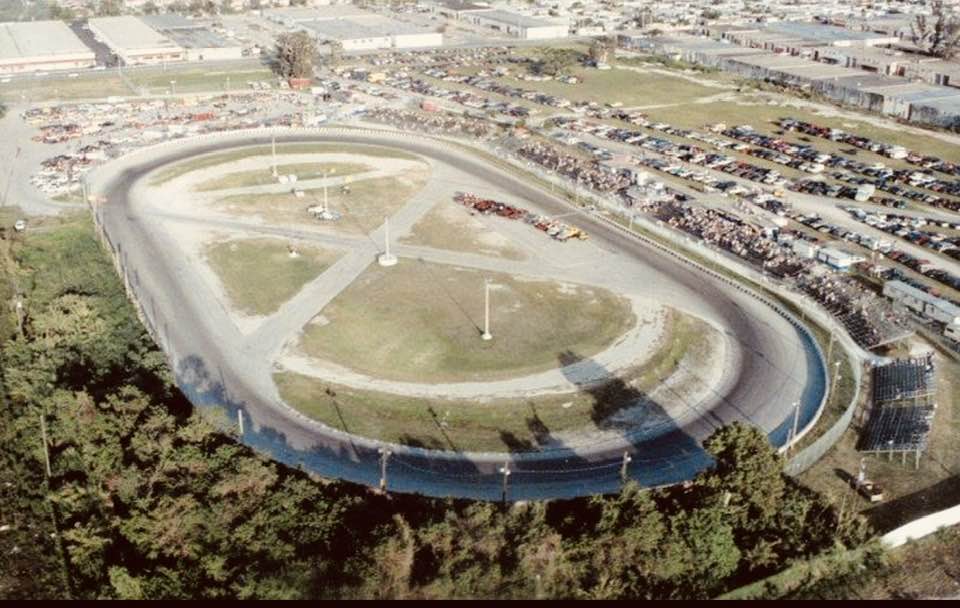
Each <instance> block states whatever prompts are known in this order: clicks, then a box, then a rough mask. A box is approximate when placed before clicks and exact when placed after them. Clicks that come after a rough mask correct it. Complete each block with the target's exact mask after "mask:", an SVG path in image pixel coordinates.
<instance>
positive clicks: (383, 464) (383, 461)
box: [377, 448, 393, 492]
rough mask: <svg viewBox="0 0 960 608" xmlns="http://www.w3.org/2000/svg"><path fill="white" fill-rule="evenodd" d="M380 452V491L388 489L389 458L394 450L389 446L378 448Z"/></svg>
mask: <svg viewBox="0 0 960 608" xmlns="http://www.w3.org/2000/svg"><path fill="white" fill-rule="evenodd" d="M377 452H378V453H379V454H380V491H381V492H386V491H387V460H389V458H390V456H392V455H393V452H391V451H390V450H388V449H387V448H377Z"/></svg>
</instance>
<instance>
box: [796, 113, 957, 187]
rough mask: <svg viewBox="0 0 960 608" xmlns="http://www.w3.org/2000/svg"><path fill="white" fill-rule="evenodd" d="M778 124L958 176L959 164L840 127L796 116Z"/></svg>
mask: <svg viewBox="0 0 960 608" xmlns="http://www.w3.org/2000/svg"><path fill="white" fill-rule="evenodd" d="M778 124H779V125H780V128H782V129H786V130H788V131H798V132H800V133H804V134H806V135H813V136H814V137H820V138H822V139H829V140H830V141H835V142H841V143H845V144H849V145H851V146H854V147H855V148H860V149H861V150H869V151H871V152H874V153H876V154H880V155H882V156H886V157H888V158H893V159H898V160H899V159H902V160H905V161H907V162H908V163H910V164H912V165H917V166H919V167H922V168H924V169H929V170H932V171H939V172H940V173H944V174H946V175H952V176H955V177H956V176H960V164H957V163H953V162H950V161H946V160H943V159H942V158H937V157H936V156H931V155H929V154H920V153H918V152H914V151H911V150H907V149H906V148H904V147H903V146H898V145H895V144H887V143H883V142H878V141H874V140H872V139H870V138H868V137H862V136H860V135H853V134H852V133H847V132H846V131H843V130H842V129H834V128H831V127H825V126H822V125H815V124H813V123H809V122H804V121H802V120H797V119H796V118H789V117H787V118H781V119H780V120H779V121H778Z"/></svg>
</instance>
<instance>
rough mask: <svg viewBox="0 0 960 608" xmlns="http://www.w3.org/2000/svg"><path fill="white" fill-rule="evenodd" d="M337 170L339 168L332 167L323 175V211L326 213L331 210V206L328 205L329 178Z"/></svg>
mask: <svg viewBox="0 0 960 608" xmlns="http://www.w3.org/2000/svg"><path fill="white" fill-rule="evenodd" d="M336 172H337V170H336V169H334V168H332V167H331V168H330V169H328V170H327V171H325V172H324V173H325V175H324V176H323V212H324V213H326V212H327V211H328V210H329V207H328V206H327V180H329V179H330V176H331V175H333V174H334V173H336Z"/></svg>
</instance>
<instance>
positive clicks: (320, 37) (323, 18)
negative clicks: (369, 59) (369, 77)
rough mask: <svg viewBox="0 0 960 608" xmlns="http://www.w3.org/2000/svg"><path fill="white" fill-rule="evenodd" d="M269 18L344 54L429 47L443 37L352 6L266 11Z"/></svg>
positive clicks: (441, 40)
mask: <svg viewBox="0 0 960 608" xmlns="http://www.w3.org/2000/svg"><path fill="white" fill-rule="evenodd" d="M264 16H266V17H267V18H268V19H270V20H272V21H275V22H277V23H280V24H282V25H284V26H286V27H288V28H291V29H300V30H303V31H305V32H308V33H309V34H311V35H312V36H313V37H314V38H316V39H317V42H319V43H321V44H324V43H328V42H332V41H336V42H339V43H340V44H341V45H342V47H343V50H344V51H365V50H374V49H390V48H397V49H409V48H430V47H438V46H441V45H443V34H441V33H440V32H436V31H433V30H430V29H427V28H422V27H417V26H414V25H410V24H407V23H403V22H401V21H397V20H395V19H390V18H389V17H384V16H382V15H377V14H374V13H371V12H368V11H364V10H361V9H359V8H356V7H354V6H351V5H332V6H324V7H318V8H290V9H275V10H271V11H264Z"/></svg>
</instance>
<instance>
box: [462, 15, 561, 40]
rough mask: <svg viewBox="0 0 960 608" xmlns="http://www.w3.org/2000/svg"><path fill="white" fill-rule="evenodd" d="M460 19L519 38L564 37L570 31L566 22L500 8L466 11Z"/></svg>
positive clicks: (542, 38)
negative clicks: (529, 15)
mask: <svg viewBox="0 0 960 608" xmlns="http://www.w3.org/2000/svg"><path fill="white" fill-rule="evenodd" d="M461 19H462V20H463V21H466V22H467V23H472V24H474V25H479V26H481V27H488V28H491V29H494V30H497V31H499V32H503V33H505V34H508V35H510V36H516V37H517V38H520V39H521V40H544V39H547V38H566V37H567V36H568V35H569V33H570V25H569V24H568V23H566V22H556V21H547V20H546V19H538V18H536V17H528V16H527V15H521V14H520V13H513V12H510V11H504V10H500V9H491V10H486V11H468V12H465V13H463V14H462V17H461Z"/></svg>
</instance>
